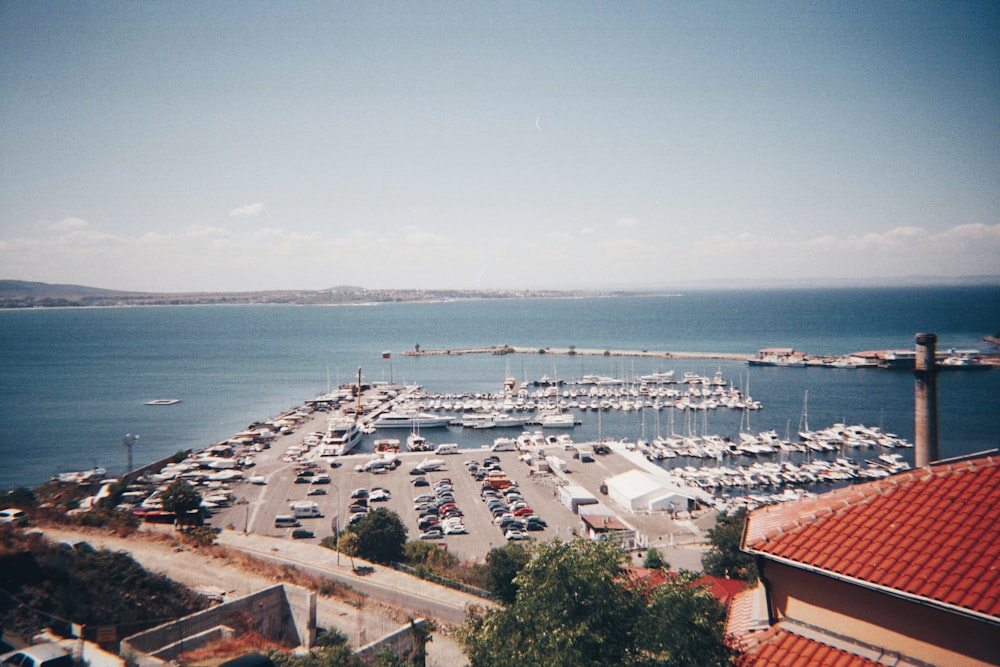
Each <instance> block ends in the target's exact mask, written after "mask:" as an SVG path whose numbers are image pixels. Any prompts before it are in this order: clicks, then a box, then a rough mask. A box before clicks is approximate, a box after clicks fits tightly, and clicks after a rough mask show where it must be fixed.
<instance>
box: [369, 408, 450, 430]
mask: <svg viewBox="0 0 1000 667" xmlns="http://www.w3.org/2000/svg"><path fill="white" fill-rule="evenodd" d="M451 420H452V418H451V417H450V416H447V415H443V416H439V415H432V414H429V413H426V412H387V413H385V414H384V415H382V416H381V417H379V418H378V419H376V420H375V427H376V428H405V429H410V430H413V429H422V428H436V427H440V426H447V425H448V424H449V423H451Z"/></svg>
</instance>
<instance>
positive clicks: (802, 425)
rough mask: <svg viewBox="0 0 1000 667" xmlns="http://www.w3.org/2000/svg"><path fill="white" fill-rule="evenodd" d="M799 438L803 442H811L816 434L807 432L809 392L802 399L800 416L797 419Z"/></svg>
mask: <svg viewBox="0 0 1000 667" xmlns="http://www.w3.org/2000/svg"><path fill="white" fill-rule="evenodd" d="M798 433H799V437H800V438H802V439H803V440H813V439H814V438H815V437H816V433H815V432H813V431H810V430H809V390H808V389H806V392H805V395H803V397H802V415H801V416H800V417H799V431H798Z"/></svg>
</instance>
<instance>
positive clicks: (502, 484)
mask: <svg viewBox="0 0 1000 667" xmlns="http://www.w3.org/2000/svg"><path fill="white" fill-rule="evenodd" d="M483 482H484V483H485V484H488V485H489V486H492V487H493V488H495V489H506V488H507V487H508V486H510V485H511V482H510V478H508V477H507V475H506V473H502V472H495V471H493V472H488V473H486V479H484V480H483Z"/></svg>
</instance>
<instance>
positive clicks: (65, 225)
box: [48, 218, 90, 232]
mask: <svg viewBox="0 0 1000 667" xmlns="http://www.w3.org/2000/svg"><path fill="white" fill-rule="evenodd" d="M89 224H90V223H88V222H87V221H86V220H83V219H81V218H63V219H62V220H60V221H59V222H53V223H51V224H50V225H48V229H50V230H52V231H54V232H72V231H77V230H80V229H86V228H87V227H88V226H89Z"/></svg>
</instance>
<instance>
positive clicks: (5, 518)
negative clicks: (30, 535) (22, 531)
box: [0, 507, 28, 526]
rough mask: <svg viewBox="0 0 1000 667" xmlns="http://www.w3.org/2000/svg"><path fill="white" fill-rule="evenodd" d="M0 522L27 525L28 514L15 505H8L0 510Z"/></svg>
mask: <svg viewBox="0 0 1000 667" xmlns="http://www.w3.org/2000/svg"><path fill="white" fill-rule="evenodd" d="M0 523H9V524H13V525H15V526H26V525H28V515H27V514H25V513H24V510H21V509H18V508H16V507H8V508H7V509H4V510H0Z"/></svg>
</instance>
